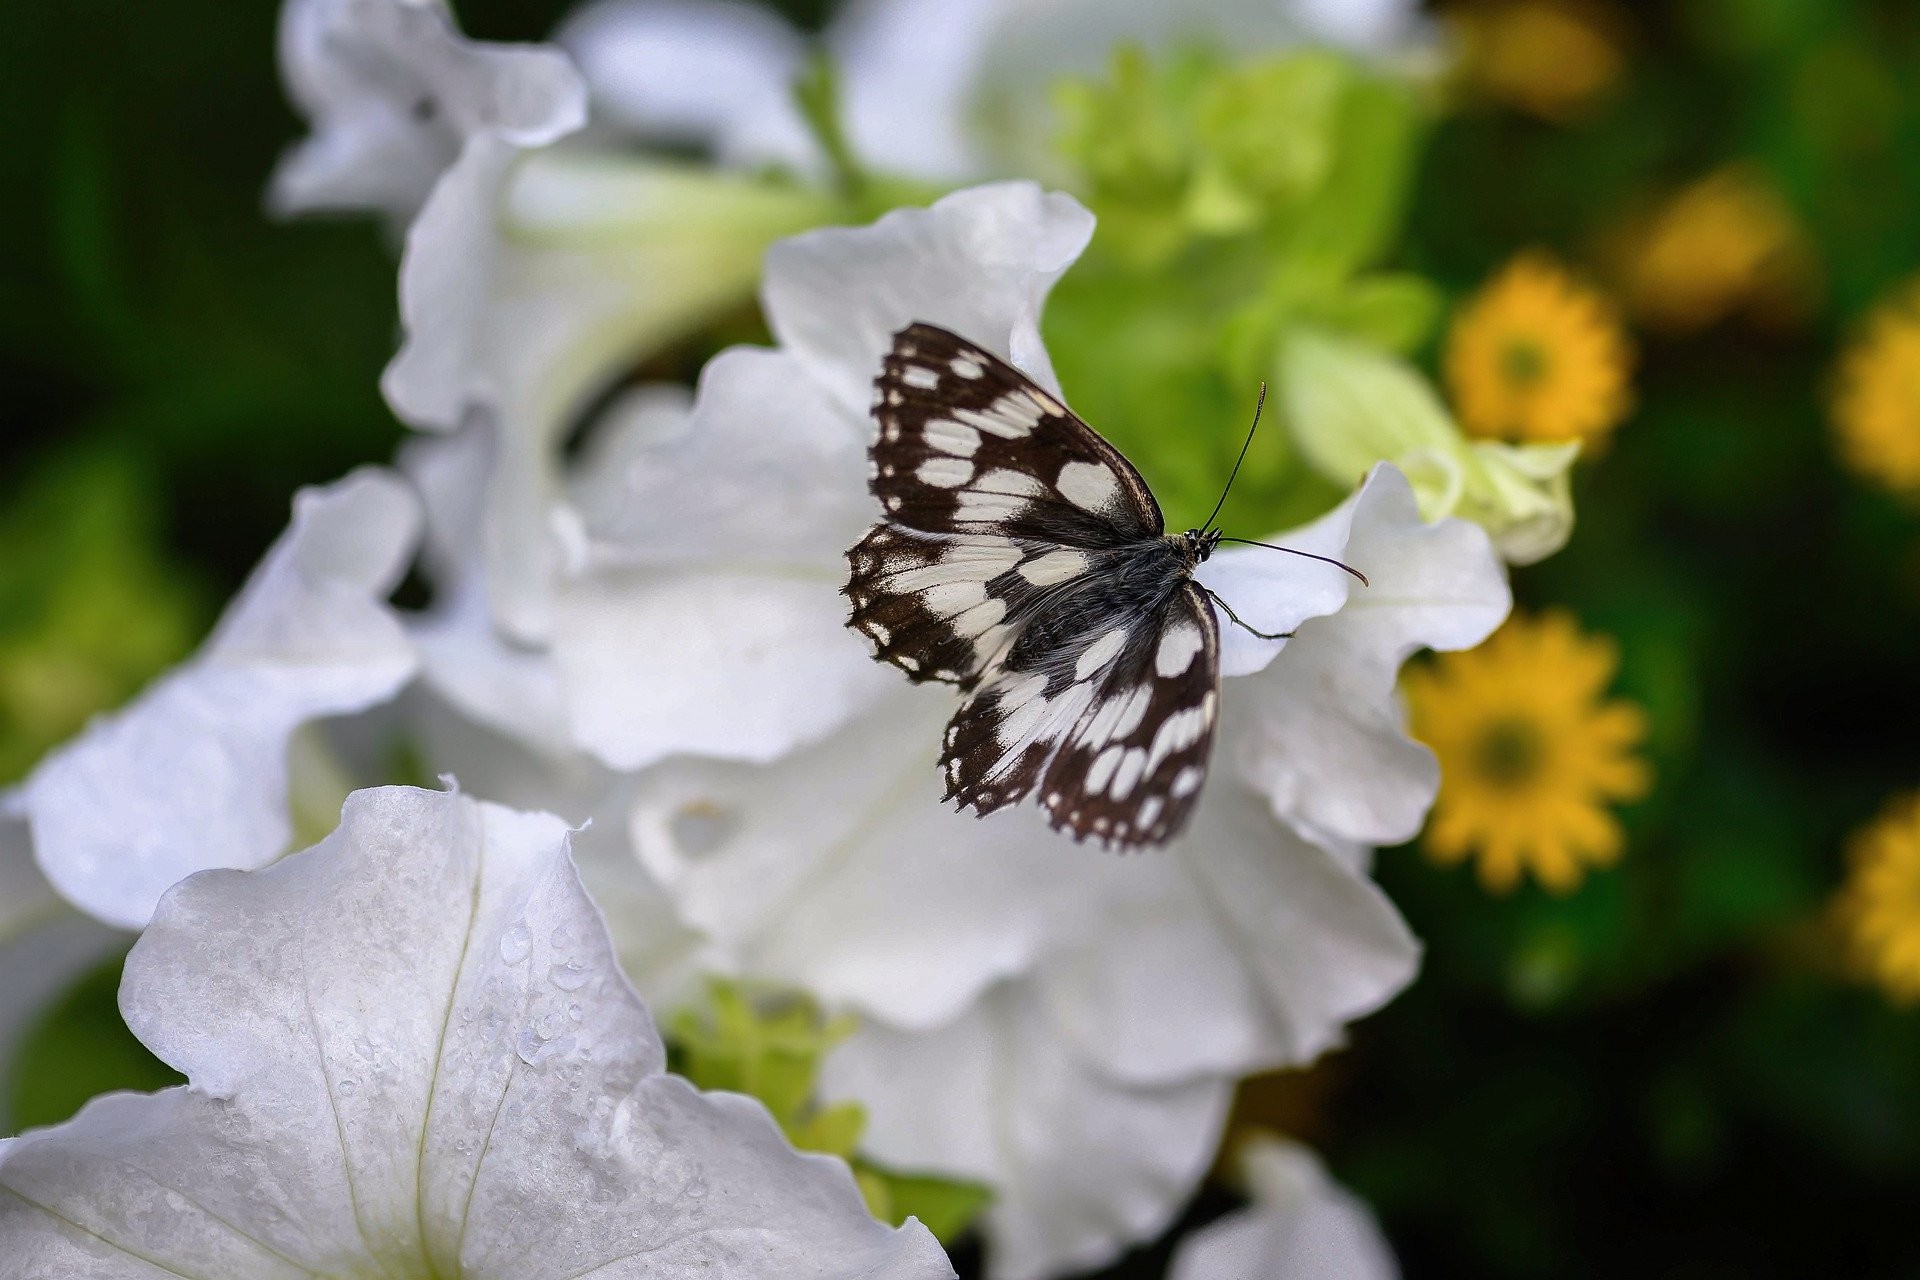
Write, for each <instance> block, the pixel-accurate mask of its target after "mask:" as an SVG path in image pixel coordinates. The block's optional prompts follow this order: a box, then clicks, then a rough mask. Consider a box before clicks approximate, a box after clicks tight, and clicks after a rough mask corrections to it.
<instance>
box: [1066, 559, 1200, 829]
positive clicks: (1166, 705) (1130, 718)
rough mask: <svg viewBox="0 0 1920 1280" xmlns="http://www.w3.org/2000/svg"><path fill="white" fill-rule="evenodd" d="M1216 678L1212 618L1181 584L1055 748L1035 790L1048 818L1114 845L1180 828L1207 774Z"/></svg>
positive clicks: (1195, 590) (1195, 591)
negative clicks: (1040, 786) (1043, 779)
mask: <svg viewBox="0 0 1920 1280" xmlns="http://www.w3.org/2000/svg"><path fill="white" fill-rule="evenodd" d="M1219 686H1220V630H1219V624H1218V622H1217V621H1216V619H1215V618H1214V614H1213V606H1212V604H1211V603H1210V602H1209V601H1208V600H1207V598H1206V595H1205V594H1204V593H1203V592H1202V591H1201V589H1200V587H1199V586H1198V585H1196V584H1194V583H1192V582H1188V583H1186V584H1184V585H1183V586H1182V587H1181V588H1180V591H1179V592H1178V594H1176V595H1175V596H1174V597H1173V599H1172V600H1170V601H1169V602H1168V603H1167V605H1166V606H1165V607H1164V608H1163V609H1162V610H1161V612H1160V615H1159V618H1158V619H1157V625H1155V626H1150V627H1143V628H1141V629H1140V630H1139V632H1138V633H1137V634H1135V635H1134V636H1132V637H1130V639H1129V643H1128V644H1127V646H1126V647H1125V649H1124V650H1123V651H1122V653H1121V654H1120V657H1119V658H1118V660H1116V661H1115V662H1114V664H1113V666H1112V668H1111V669H1110V673H1109V674H1108V677H1107V681H1106V684H1105V685H1104V686H1103V687H1102V688H1101V690H1100V693H1099V695H1098V696H1097V697H1096V698H1095V699H1094V701H1093V703H1092V704H1091V705H1090V706H1089V707H1088V708H1087V709H1086V711H1084V712H1082V713H1081V716H1080V720H1079V722H1078V723H1077V724H1075V726H1074V729H1073V732H1072V734H1071V735H1069V737H1068V738H1067V740H1066V741H1065V742H1064V743H1063V744H1062V745H1061V747H1060V750H1059V751H1058V752H1057V753H1056V754H1055V755H1054V757H1053V760H1052V762H1051V764H1049V766H1048V768H1047V774H1046V782H1045V785H1044V788H1043V789H1042V793H1041V803H1042V804H1043V805H1044V806H1045V807H1046V810H1047V817H1048V820H1049V821H1050V822H1051V823H1052V824H1053V825H1054V826H1055V827H1056V828H1063V829H1065V830H1068V831H1071V832H1072V833H1073V835H1074V838H1075V839H1082V838H1084V837H1086V836H1093V837H1094V838H1096V839H1098V840H1100V841H1101V842H1102V843H1105V844H1110V845H1119V846H1121V847H1127V846H1131V845H1137V844H1164V843H1165V842H1166V841H1168V840H1170V839H1172V838H1173V837H1174V836H1176V835H1178V834H1179V833H1180V831H1181V830H1182V829H1183V828H1184V827H1185V826H1186V824H1187V819H1188V817H1190V816H1191V814H1192V811H1193V806H1194V804H1195V802H1196V801H1198V800H1199V798H1200V784H1201V783H1203V782H1204V781H1206V776H1207V761H1208V758H1209V756H1210V755H1211V753H1212V748H1213V731H1214V724H1215V721H1216V720H1217V718H1218V715H1219V693H1218V689H1219Z"/></svg>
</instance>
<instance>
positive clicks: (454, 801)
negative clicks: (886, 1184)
mask: <svg viewBox="0 0 1920 1280" xmlns="http://www.w3.org/2000/svg"><path fill="white" fill-rule="evenodd" d="M567 838H568V833H567V830H566V827H565V825H564V824H563V823H561V822H560V821H559V820H558V819H556V818H553V817H549V816H546V815H541V814H525V813H518V812H514V811H511V810H507V809H502V808H497V807H494V806H491V805H484V804H480V803H477V802H475V801H471V800H468V799H465V798H463V797H461V796H458V795H449V794H441V793H433V792H424V791H416V790H412V789H409V788H387V789H383V790H379V791H371V792H361V793H358V794H356V795H355V796H353V797H352V798H351V799H350V800H349V801H348V803H347V806H346V808H345V811H344V812H343V815H342V819H341V826H340V828H339V830H338V831H336V832H335V833H334V834H333V835H332V836H330V837H328V838H327V839H326V840H325V841H323V842H321V844H320V845H318V846H317V847H315V848H314V849H312V850H309V851H308V852H306V853H304V854H301V855H299V856H297V857H293V858H289V859H287V860H285V861H284V862H282V863H280V864H279V865H277V866H274V867H272V868H269V869H267V870H264V871H259V872H253V873H239V872H209V873H206V874H203V875H200V876H197V877H195V878H194V879H192V880H190V881H188V882H186V883H184V884H182V885H181V886H179V887H178V888H177V889H175V890H174V891H173V892H172V893H171V894H170V895H169V896H168V898H167V899H166V901H165V902H164V903H163V904H162V906H161V909H160V911H159V912H158V914H157V915H156V918H155V920H154V923H153V924H152V926H151V927H150V928H149V929H148V931H147V933H146V934H145V936H144V937H142V939H141V940H140V942H139V943H138V944H137V945H136V946H135V948H134V951H133V954H132V956H131V957H130V958H129V961H128V968H127V976H126V981H125V985H124V986H123V988H122V992H121V1005H122V1008H123V1010H124V1012H125V1014H126V1017H127V1021H128V1023H129V1025H130V1026H131V1027H132V1028H133V1030H134V1031H135V1033H136V1034H137V1035H139V1036H140V1038H141V1039H142V1040H143V1041H145V1042H146V1044H147V1045H148V1046H149V1047H150V1048H152V1049H153V1050H154V1051H155V1052H156V1053H157V1054H159V1055H160V1056H161V1057H162V1058H163V1059H165V1060H167V1061H168V1062H170V1063H171V1064H173V1065H174V1066H175V1067H176V1068H178V1069H179V1070H181V1071H182V1072H184V1073H185V1074H186V1075H187V1077H188V1079H189V1081H190V1083H189V1084H187V1085H185V1086H182V1087H180V1088H177V1089H170V1090H167V1091H165V1092H162V1093H158V1094H152V1095H144V1096H137V1095H129V1094H116V1095H109V1096H106V1097H102V1098H98V1099H96V1100H95V1101H94V1102H92V1103H91V1104H89V1105H88V1106H87V1107H86V1108H85V1109H84V1110H83V1111H81V1113H80V1114H79V1115H78V1116H76V1117H75V1118H74V1119H73V1120H71V1121H69V1122H68V1123H66V1124H63V1125H60V1126H58V1127H56V1128H53V1129H48V1130H42V1131H39V1132H36V1133H32V1134H29V1135H27V1136H25V1137H22V1138H17V1139H14V1140H12V1141H11V1142H10V1143H8V1144H6V1145H5V1146H4V1147H0V1190H4V1191H5V1192H6V1193H7V1194H5V1195H4V1196H0V1256H4V1257H6V1258H7V1259H8V1268H9V1274H12V1273H14V1271H16V1270H17V1272H18V1273H19V1274H21V1275H29V1274H31V1275H48V1276H51V1275H60V1276H71V1277H76V1278H79V1277H89V1278H93V1280H116V1278H118V1277H123V1276H124V1277H136V1276H141V1277H143V1276H148V1275H153V1274H156V1273H165V1274H173V1275H181V1276H213V1275H246V1276H251V1277H261V1278H263V1280H264V1278H270V1277H282V1276H285V1277H297V1276H312V1275H346V1274H351V1275H374V1274H378V1275H384V1276H433V1275H461V1276H467V1277H472V1278H474V1280H484V1278H485V1277H500V1278H501V1280H543V1278H550V1280H569V1278H578V1277H585V1276H589V1275H590V1276H593V1277H596V1278H601V1277H604V1278H605V1280H619V1278H622V1277H633V1278H638V1277H643V1276H662V1275H680V1274H691V1273H693V1272H695V1271H698V1272H699V1273H700V1274H702V1275H707V1276H712V1277H716V1280H719V1278H726V1277H741V1278H745V1277H768V1278H771V1277H785V1276H792V1275H799V1274H806V1275H817V1276H822V1277H845V1278H847V1280H854V1278H856V1277H858V1278H860V1280H869V1278H871V1280H879V1278H881V1277H901V1278H903V1280H904V1278H908V1277H914V1278H932V1277H940V1276H950V1275H951V1274H952V1270H951V1268H950V1267H949V1266H948V1265H947V1262H946V1259H945V1258H944V1256H943V1255H942V1254H941V1252H940V1249H939V1246H938V1245H937V1244H936V1243H935V1242H934V1240H933V1237H932V1236H931V1235H930V1234H929V1233H928V1232H927V1231H926V1230H925V1229H924V1228H923V1227H921V1226H920V1225H919V1224H917V1223H911V1222H910V1223H909V1224H908V1225H907V1226H906V1227H903V1228H901V1229H898V1230H894V1229H891V1228H888V1227H885V1226H883V1225H881V1224H879V1223H877V1222H875V1221H874V1220H873V1219H872V1218H871V1217H870V1216H869V1215H868V1213H867V1211H866V1208H865V1206H864V1205H863V1204H862V1202H861V1199H860V1195H859V1192H858V1191H857V1190H856V1188H855V1186H854V1182H853V1178H852V1176H851V1175H850V1173H849V1172H848V1170H847V1167H846V1166H845V1165H844V1164H842V1163H841V1162H839V1161H838V1160H834V1159H830V1158H827V1157H824V1156H814V1155H803V1154H799V1153H796V1152H795V1151H794V1150H793V1149H792V1148H791V1147H790V1146H789V1145H788V1144H787V1142H786V1140H785V1139H784V1138H783V1137H782V1136H781V1135H780V1132H779V1130H778V1129H777V1127H776V1126H775V1125H774V1123H773V1120H772V1118H771V1117H770V1116H769V1115H768V1114H767V1113H766V1110H765V1109H764V1108H763V1107H762V1106H761V1105H760V1104H759V1103H757V1102H754V1101H752V1100H750V1099H746V1098H742V1097H739V1096H737V1095H732V1094H701V1093H700V1092H698V1091H697V1090H695V1089H694V1088H692V1087H691V1086H690V1085H688V1084H687V1083H686V1082H685V1081H683V1080H681V1079H679V1078H677V1077H674V1076H669V1075H666V1074H664V1072H663V1062H664V1053H663V1051H662V1048H661V1044H660V1040H659V1037H658V1035H657V1034H656V1033H655V1031H654V1028H653V1024H652V1021H651V1020H650V1019H649V1017H648V1014H647V1010H646V1009H645V1007H644V1006H643V1005H642V1004H641V1003H640V1001H639V999H638V998H637V997H636V996H635V995H634V994H633V991H632V988H631V987H629V986H628V985H627V982H626V980H625V979H624V978H623V977H622V976H621V974H620V972H619V969H618V968H617V966H616V965H615V963H614V960H613V955H612V952H611V950H610V948H609V946H608V941H607V937H606V933H605V930H604V927H603V926H602V924H601V922H600V919H599V916H598V914H597V913H596V912H595V910H594V907H593V903H592V902H591V901H590V900H589V899H588V898H587V896H586V894H585V893H584V892H583V891H582V889H581V887H580V884H579V881H578V879H577V878H576V876H575V874H574V871H573V868H572V866H571V865H570V863H569V861H568V857H567Z"/></svg>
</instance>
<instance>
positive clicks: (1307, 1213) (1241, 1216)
mask: <svg viewBox="0 0 1920 1280" xmlns="http://www.w3.org/2000/svg"><path fill="white" fill-rule="evenodd" d="M1240 1167H1241V1172H1242V1175H1243V1176H1244V1178H1245V1180H1246V1183H1247V1190H1248V1192H1249V1194H1250V1195H1251V1196H1252V1199H1253V1203H1252V1204H1251V1205H1250V1206H1248V1207H1247V1208H1245V1209H1242V1210H1240V1211H1238V1212H1237V1213H1230V1214H1228V1215H1227V1216H1226V1217H1224V1218H1222V1219H1220V1220H1219V1221H1217V1222H1213V1223H1209V1224H1208V1225H1207V1226H1205V1227H1202V1228H1201V1229H1200V1230H1198V1231H1196V1232H1194V1233H1193V1235H1191V1236H1189V1237H1187V1238H1186V1239H1185V1240H1182V1241H1181V1242H1180V1245H1179V1247H1178V1248H1176V1249H1175V1251H1174V1255H1173V1263H1172V1266H1171V1267H1170V1268H1169V1269H1168V1271H1167V1276H1168V1280H1396V1278H1397V1277H1398V1276H1399V1274H1400V1268H1399V1266H1398V1265H1397V1264H1396V1263H1395V1262H1394V1258H1393V1251H1392V1250H1391V1249H1389V1248H1388V1247H1387V1242H1386V1241H1385V1240H1384V1239H1382V1238H1381V1235H1380V1227H1379V1224H1377V1223H1376V1222H1375V1221H1374V1220H1373V1214H1372V1213H1371V1212H1370V1211H1369V1210H1368V1208H1367V1206H1366V1205H1364V1204H1362V1203H1361V1202H1360V1201H1359V1200H1357V1199H1356V1198H1355V1197H1354V1196H1353V1194H1352V1193H1351V1192H1349V1191H1347V1190H1346V1189H1345V1188H1343V1187H1341V1186H1340V1185H1338V1184H1337V1183H1335V1182H1334V1181H1333V1180H1332V1179H1331V1178H1329V1177H1327V1171H1326V1170H1325V1169H1324V1168H1322V1167H1321V1165H1320V1161H1319V1160H1318V1159H1316V1158H1315V1157H1314V1154H1313V1153H1312V1152H1311V1151H1308V1150H1307V1149H1306V1148H1305V1147H1303V1146H1301V1145H1300V1144H1298V1143H1296V1142H1289V1141H1286V1140H1285V1139H1280V1138H1257V1139H1254V1140H1252V1141H1250V1142H1249V1143H1248V1144H1247V1146H1246V1147H1245V1148H1244V1149H1243V1151H1242V1152H1241V1156H1240Z"/></svg>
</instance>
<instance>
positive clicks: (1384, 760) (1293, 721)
mask: <svg viewBox="0 0 1920 1280" xmlns="http://www.w3.org/2000/svg"><path fill="white" fill-rule="evenodd" d="M1351 506H1352V510H1353V513H1354V514H1353V519H1352V536H1351V537H1350V539H1349V540H1348V543H1347V546H1346V550H1345V553H1344V554H1345V555H1346V557H1347V558H1348V559H1349V561H1350V562H1352V563H1353V564H1354V565H1355V566H1356V567H1361V568H1364V569H1365V571H1366V572H1367V573H1368V575H1369V577H1370V578H1371V579H1372V585H1371V586H1367V587H1362V586H1360V585H1359V584H1357V583H1356V584H1355V585H1354V587H1353V589H1352V591H1351V592H1350V593H1349V596H1348V600H1347V605H1346V607H1345V608H1344V609H1342V610H1340V611H1339V612H1338V613H1334V614H1330V615H1328V616H1326V617H1322V618H1315V619H1313V620H1311V621H1308V622H1306V623H1304V624H1302V626H1301V628H1300V631H1299V634H1298V635H1297V636H1296V637H1295V638H1294V639H1293V640H1291V641H1289V642H1288V644H1287V648H1286V651H1285V652H1284V653H1283V654H1282V655H1281V657H1280V658H1279V659H1278V660H1276V661H1275V662H1273V663H1272V664H1271V665H1270V666H1268V667H1267V669H1266V670H1265V671H1263V672H1262V673H1261V674H1260V675H1258V676H1256V677H1253V678H1251V679H1249V680H1245V681H1241V682H1237V683H1236V685H1235V686H1234V689H1233V696H1234V700H1235V701H1236V703H1238V704H1240V705H1242V706H1245V707H1246V708H1248V710H1249V711H1250V713H1251V714H1250V715H1249V716H1248V718H1247V724H1248V726H1249V728H1248V731H1247V735H1246V737H1245V739H1244V740H1243V741H1241V742H1240V743H1239V744H1238V746H1237V748H1236V751H1235V756H1234V767H1235V768H1236V769H1238V770H1239V772H1240V774H1241V776H1242V777H1243V778H1244V779H1245V780H1246V781H1247V782H1248V783H1250V784H1251V785H1253V786H1254V787H1255V788H1257V789H1258V790H1259V791H1261V792H1262V793H1264V794H1265V795H1266V796H1267V798H1268V800H1269V801H1270V802H1271V803H1272V805H1273V809H1274V812H1275V813H1276V814H1278V815H1279V816H1280V817H1281V818H1282V819H1283V820H1285V821H1286V822H1288V823H1289V824H1291V825H1292V826H1293V827H1294V828H1295V829H1296V830H1298V831H1299V832H1300V833H1301V834H1302V835H1303V836H1306V837H1307V838H1308V839H1310V840H1319V841H1321V842H1322V843H1326V844H1329V845H1333V844H1338V843H1342V842H1356V843H1360V844H1369V845H1380V844H1397V843H1399V842H1400V841H1403V840H1407V839H1410V838H1411V837H1412V836H1413V834H1414V833H1415V832H1416V831H1418V830H1419V827H1420V823H1421V822H1422V820H1423V819H1424V818H1425V816H1426V811H1427V807H1428V806H1429V805H1430V804H1432V802H1433V795H1434V791H1435V790H1436V788H1437V787H1438V786H1439V769H1438V766H1437V765H1436V764H1435V762H1434V760H1433V755H1432V753H1431V752H1430V751H1428V750H1427V748H1426V747H1424V746H1421V745H1420V744H1419V743H1416V742H1414V741H1413V740H1412V739H1411V738H1409V737H1408V736H1407V733H1406V727H1405V717H1404V715H1403V713H1402V710H1401V707H1400V703H1399V698H1398V694H1397V685H1398V679H1399V671H1400V664H1401V663H1403V662H1404V661H1406V659H1407V657H1408V656H1409V655H1410V654H1412V653H1413V652H1414V651H1415V650H1417V649H1420V648H1423V647H1426V648H1434V649H1465V648H1470V647H1472V646H1473V645H1476V644H1478V643H1479V642H1480V641H1481V640H1483V639H1485V638H1486V637H1487V635H1489V634H1490V633H1491V632H1492V631H1493V629H1494V628H1495V627H1497V626H1499V625H1500V622H1501V620H1502V619H1504V618H1505V617H1506V616H1507V612H1508V610H1509V609H1510V608H1511V606H1512V603H1513V601H1512V595H1511V593H1510V592H1509V590H1508V587H1507V582H1506V575H1505V573H1504V572H1503V570H1502V569H1501V566H1500V561H1499V558H1498V557H1497V556H1496V555H1495V554H1494V552H1493V549H1492V546H1491V544H1490V543H1489V541H1488V538H1487V535H1486V532H1485V531H1484V530H1483V529H1481V528H1480V527H1479V526H1478V525H1474V524H1469V523H1467V522H1466V521H1464V520H1442V521H1439V522H1437V523H1434V524H1427V523H1425V522H1424V521H1422V520H1421V518H1420V512H1419V508H1418V506H1417V505H1416V503H1415V500H1414V495H1413V490H1412V488H1411V487H1410V486H1409V485H1408V484H1407V481H1406V479H1405V477H1403V476H1402V475H1401V474H1400V473H1399V471H1398V470H1396V469H1395V468H1393V467H1390V466H1382V467H1379V468H1377V469H1376V470H1375V471H1374V472H1373V473H1372V475H1370V476H1369V477H1368V480H1367V483H1366V484H1365V485H1364V486H1363V487H1362V489H1361V491H1360V492H1359V494H1358V495H1356V496H1355V498H1354V499H1352V502H1351ZM1268 554H1272V553H1268ZM1236 607H1237V606H1236Z"/></svg>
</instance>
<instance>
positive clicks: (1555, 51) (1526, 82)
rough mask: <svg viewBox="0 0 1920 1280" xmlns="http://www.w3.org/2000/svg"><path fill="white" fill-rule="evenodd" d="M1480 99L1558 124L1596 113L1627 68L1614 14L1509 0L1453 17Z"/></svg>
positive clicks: (1569, 1) (1550, 0) (1568, 2)
mask: <svg viewBox="0 0 1920 1280" xmlns="http://www.w3.org/2000/svg"><path fill="white" fill-rule="evenodd" d="M1452 20H1453V23H1454V26H1455V29H1456V30H1457V31H1458V33H1459V36H1460V46H1461V59H1460V63H1461V67H1462V69H1463V72H1464V74H1465V76H1466V78H1467V80H1468V82H1469V83H1470V84H1471V86H1472V87H1473V88H1474V89H1476V90H1478V92H1479V93H1480V94H1481V95H1482V96H1484V97H1486V98H1488V99H1491V100H1492V101H1494V102H1499V103H1502V104H1504V105H1506V106H1509V107H1513V108H1514V109H1516V110H1519V111H1524V112H1526V113H1527V114H1528V115H1531V116H1534V117H1536V118H1538V119H1541V120H1545V121H1547V122H1548V123H1551V124H1566V123H1570V122H1572V121H1574V120H1577V119H1579V118H1580V117H1581V116H1583V115H1586V114H1587V113H1589V112H1590V111H1592V110H1593V109H1594V108H1595V107H1597V106H1598V105H1599V104H1600V103H1601V102H1602V101H1603V100H1604V99H1605V98H1606V96H1607V94H1608V92H1609V91H1610V90H1611V89H1612V88H1613V86H1614V85H1615V84H1616V83H1618V82H1619V79H1620V73H1621V72H1622V71H1623V70H1624V69H1625V65H1626V63H1625V59H1624V58H1622V57H1621V54H1620V47H1619V43H1618V41H1617V40H1616V38H1615V29H1616V28H1617V27H1618V26H1619V22H1618V20H1617V19H1616V17H1615V15H1614V14H1613V12H1611V11H1610V10H1608V9H1607V8H1604V7H1603V6H1601V5H1599V4H1596V3H1580V2H1579V0H1507V2H1506V3H1485V4H1476V5H1473V6H1470V7H1468V8H1466V9H1464V10H1461V11H1459V12H1457V13H1456V14H1454V15H1452Z"/></svg>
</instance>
